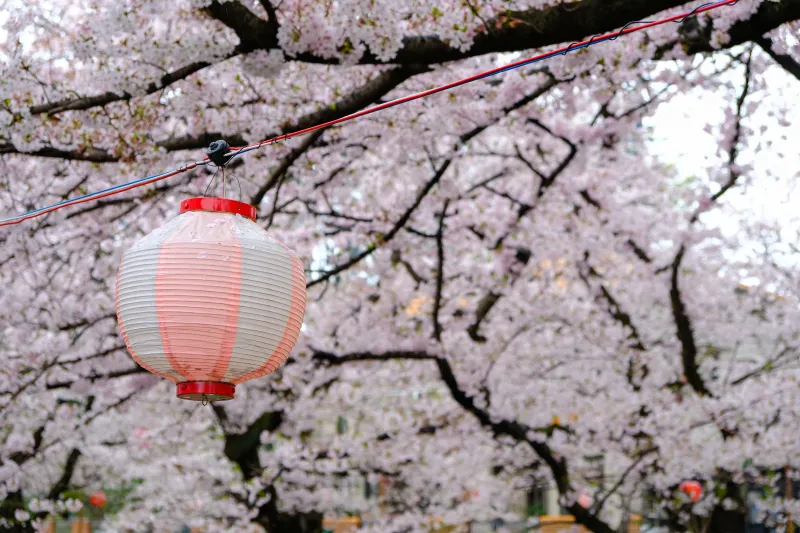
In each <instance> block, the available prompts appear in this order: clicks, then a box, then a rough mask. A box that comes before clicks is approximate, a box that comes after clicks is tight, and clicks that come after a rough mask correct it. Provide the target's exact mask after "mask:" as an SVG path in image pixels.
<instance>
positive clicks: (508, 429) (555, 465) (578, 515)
mask: <svg viewBox="0 0 800 533" xmlns="http://www.w3.org/2000/svg"><path fill="white" fill-rule="evenodd" d="M314 358H315V359H317V360H321V361H325V362H326V363H327V364H329V365H340V364H343V363H346V362H353V361H388V360H391V359H407V360H422V361H434V362H435V363H436V366H437V368H438V369H439V376H440V377H441V379H442V381H443V382H444V383H445V385H447V388H448V390H449V391H450V396H451V397H452V398H453V400H454V401H455V402H456V403H457V404H458V405H459V406H461V407H462V408H463V409H464V410H465V411H467V412H469V413H471V414H472V415H473V416H474V417H475V418H476V419H477V420H478V422H479V423H480V424H481V425H482V426H484V427H486V428H488V429H490V430H491V431H492V432H493V433H494V434H495V435H507V436H509V437H511V438H513V439H514V440H516V441H518V442H523V443H526V444H527V445H528V446H530V447H531V449H533V451H534V453H536V454H537V455H538V456H539V458H540V459H541V460H542V461H544V462H545V463H546V464H547V466H548V467H549V468H550V471H551V472H552V474H553V478H554V479H555V482H556V486H557V487H558V490H559V492H560V493H561V494H562V495H563V496H566V495H567V494H569V493H570V492H571V491H572V485H571V483H570V480H569V474H568V470H567V463H566V460H565V459H564V458H557V457H556V454H555V453H553V451H552V449H551V448H550V446H548V445H547V443H545V442H542V441H540V440H538V439H533V438H531V435H532V434H533V433H534V429H533V428H531V427H529V426H526V425H525V424H522V423H520V422H518V421H516V420H505V419H500V420H498V419H496V418H493V417H492V416H491V415H490V414H489V413H488V412H487V411H485V410H483V409H481V408H480V407H478V406H477V405H476V403H475V400H474V398H473V397H472V396H470V395H468V394H467V393H466V392H464V391H463V390H462V389H461V388H460V387H459V385H458V380H457V379H456V377H455V374H454V373H453V369H452V367H451V366H450V363H449V362H448V361H447V359H445V358H443V357H439V356H435V355H432V354H428V353H426V352H416V351H392V352H385V353H383V354H374V353H370V352H360V353H352V354H345V355H342V356H336V355H335V354H331V353H328V352H318V351H315V353H314ZM567 509H568V510H569V512H570V513H571V514H572V515H573V516H574V517H575V519H576V520H577V521H578V522H579V523H581V524H583V525H585V526H586V527H588V528H589V529H590V530H591V531H593V532H594V533H613V529H612V528H611V527H610V526H609V525H608V524H606V523H605V522H603V521H602V520H600V519H599V518H597V516H596V515H595V514H593V513H590V512H589V511H588V510H587V509H584V508H583V507H581V506H580V505H578V504H577V503H573V504H572V505H569V506H567Z"/></svg>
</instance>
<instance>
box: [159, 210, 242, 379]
mask: <svg viewBox="0 0 800 533" xmlns="http://www.w3.org/2000/svg"><path fill="white" fill-rule="evenodd" d="M230 218H232V217H231V216H230V215H220V214H219V213H201V212H198V213H196V214H195V216H192V217H189V223H188V224H187V225H186V226H184V227H183V228H181V229H180V230H178V231H177V232H176V233H175V234H174V235H173V236H172V237H170V238H169V239H168V240H167V241H166V242H165V243H164V244H162V246H161V252H160V254H159V258H158V268H157V272H156V310H157V314H158V322H159V327H160V329H161V338H162V342H163V344H164V354H165V355H166V357H167V359H168V360H169V362H170V364H171V365H172V366H173V367H174V368H175V369H176V370H177V371H178V372H179V373H180V374H181V376H183V378H184V379H186V380H187V381H221V380H222V378H223V376H224V375H225V372H226V371H227V369H228V365H229V364H230V359H231V353H232V352H233V345H234V343H235V341H236V330H237V325H238V319H239V295H240V289H241V279H242V250H241V246H240V244H239V241H238V239H237V238H236V237H235V235H233V233H232V232H231V231H230V222H231V221H230ZM198 234H202V235H203V241H204V242H195V236H196V235H198ZM209 241H211V242H214V243H217V244H210V243H209Z"/></svg>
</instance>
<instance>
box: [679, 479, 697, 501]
mask: <svg viewBox="0 0 800 533" xmlns="http://www.w3.org/2000/svg"><path fill="white" fill-rule="evenodd" d="M678 488H679V489H680V490H681V491H682V492H685V493H686V494H687V495H688V496H689V499H690V500H692V503H697V500H699V499H700V497H701V496H702V495H703V486H702V485H700V483H698V482H697V481H684V482H682V483H681V484H680V485H679V486H678Z"/></svg>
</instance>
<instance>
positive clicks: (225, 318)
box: [117, 198, 306, 401]
mask: <svg viewBox="0 0 800 533" xmlns="http://www.w3.org/2000/svg"><path fill="white" fill-rule="evenodd" d="M180 212H181V214H180V215H179V216H177V217H176V218H174V219H173V220H171V221H170V222H168V223H167V224H166V225H165V226H164V227H162V228H160V229H157V230H155V231H153V232H152V233H150V234H149V235H147V236H146V237H144V238H143V239H141V240H140V241H139V242H137V243H136V244H135V245H134V246H133V248H131V249H130V250H128V251H127V252H126V253H125V255H124V257H123V259H122V264H121V265H120V268H119V275H118V277H117V318H118V321H119V327H120V330H121V333H122V338H123V339H124V340H125V344H126V345H127V347H128V351H129V352H130V354H131V356H132V357H133V359H134V360H135V361H136V362H137V363H138V364H139V365H141V366H142V367H143V368H144V369H145V370H148V371H150V372H152V373H154V374H157V375H159V376H161V377H163V378H165V379H168V380H170V381H172V382H174V383H176V384H177V388H178V391H177V395H178V397H179V398H183V399H187V400H204V401H205V400H208V401H218V400H230V399H232V398H233V396H234V392H235V386H236V385H238V384H239V383H242V382H244V381H248V380H251V379H256V378H259V377H261V376H264V375H266V374H269V373H271V372H274V371H275V370H276V369H277V368H278V367H279V366H281V365H282V364H283V363H284V361H286V359H287V358H288V357H289V353H290V352H291V350H292V348H293V347H294V345H295V343H296V342H297V338H298V336H299V335H300V327H301V325H302V323H303V315H304V312H305V302H306V280H305V273H304V271H303V264H302V262H301V261H300V260H299V259H298V258H297V257H296V256H295V254H294V253H293V252H292V251H291V250H289V249H288V248H287V247H286V246H284V245H283V244H281V243H280V242H278V241H276V240H274V239H272V238H271V237H270V236H269V235H267V232H266V231H264V230H263V229H262V228H261V227H260V226H258V225H257V224H256V223H255V222H254V221H255V219H256V213H255V208H254V207H253V206H251V205H248V204H244V203H241V202H235V201H233V200H227V199H223V198H192V199H189V200H184V201H183V202H182V203H181V209H180Z"/></svg>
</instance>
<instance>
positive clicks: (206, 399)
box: [201, 394, 208, 405]
mask: <svg viewBox="0 0 800 533" xmlns="http://www.w3.org/2000/svg"><path fill="white" fill-rule="evenodd" d="M201 403H202V404H203V405H208V396H207V395H206V394H203V401H202V402H201Z"/></svg>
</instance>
